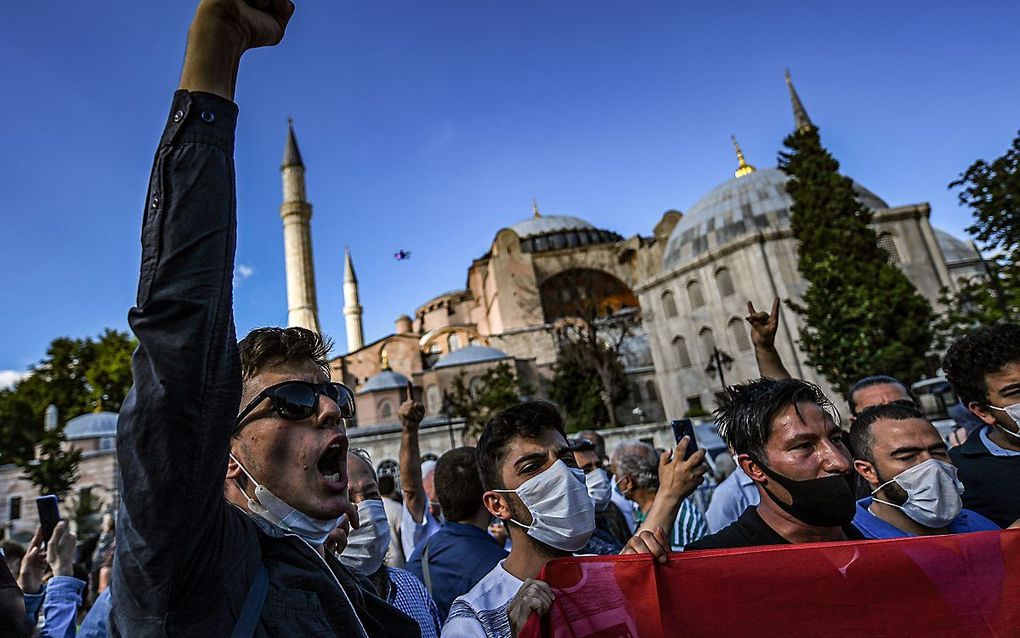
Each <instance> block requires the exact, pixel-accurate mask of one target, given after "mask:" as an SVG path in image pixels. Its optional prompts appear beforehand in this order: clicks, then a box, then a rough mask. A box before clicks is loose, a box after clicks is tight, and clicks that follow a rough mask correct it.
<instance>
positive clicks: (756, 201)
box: [662, 168, 889, 271]
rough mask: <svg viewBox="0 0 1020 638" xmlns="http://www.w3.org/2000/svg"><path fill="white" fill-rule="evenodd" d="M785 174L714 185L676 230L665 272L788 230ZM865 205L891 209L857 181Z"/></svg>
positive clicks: (766, 172)
mask: <svg viewBox="0 0 1020 638" xmlns="http://www.w3.org/2000/svg"><path fill="white" fill-rule="evenodd" d="M787 179H788V178H787V176H786V173H784V172H783V171H781V170H779V169H778V168H766V169H762V170H759V171H756V172H754V173H750V174H748V175H744V176H743V177H735V178H733V179H731V180H729V181H727V182H723V183H722V184H720V185H719V186H716V187H715V188H713V189H712V190H711V191H709V192H708V194H707V195H705V196H704V197H702V198H701V199H699V200H698V201H697V203H695V204H694V205H693V206H691V207H690V208H689V209H688V210H687V212H686V213H684V216H683V217H682V218H681V219H680V222H679V223H678V224H677V225H676V228H674V229H673V233H672V234H671V235H670V237H669V243H668V244H667V245H666V252H665V255H664V256H663V258H662V269H663V270H664V271H669V270H673V269H674V268H677V267H679V266H681V265H683V264H685V263H688V262H690V261H691V260H692V259H694V258H696V257H698V256H700V255H702V254H703V253H706V252H708V251H710V250H713V249H714V248H716V247H717V246H721V245H723V244H725V243H728V242H729V241H731V240H733V239H736V238H738V237H741V236H744V235H748V234H751V233H757V232H761V231H766V230H785V229H787V228H789V226H790V207H791V206H793V200H792V198H791V197H790V195H789V193H787V192H786V181H787ZM853 188H854V190H855V191H856V192H857V196H858V197H859V198H860V200H861V203H863V204H864V205H865V206H867V207H868V208H871V209H876V208H888V206H889V205H888V204H886V203H885V202H884V201H882V200H881V199H880V198H879V197H878V196H877V195H875V194H874V193H872V192H871V191H869V190H868V189H866V188H864V187H863V186H861V185H860V184H858V183H856V182H854V185H853Z"/></svg>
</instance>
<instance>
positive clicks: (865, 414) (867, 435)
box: [850, 401, 927, 463]
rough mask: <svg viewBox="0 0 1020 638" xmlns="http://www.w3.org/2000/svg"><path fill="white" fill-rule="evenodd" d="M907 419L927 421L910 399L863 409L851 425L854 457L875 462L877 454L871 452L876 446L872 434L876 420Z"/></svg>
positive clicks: (851, 442)
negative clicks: (872, 427)
mask: <svg viewBox="0 0 1020 638" xmlns="http://www.w3.org/2000/svg"><path fill="white" fill-rule="evenodd" d="M907 419H925V420H926V421H927V418H926V417H925V416H924V413H923V412H921V410H919V409H918V408H917V406H916V405H914V404H913V403H911V402H908V401H894V402H892V403H883V404H881V405H873V406H871V407H869V408H864V409H863V410H861V413H860V414H858V415H857V419H856V420H854V422H853V425H851V426H850V449H851V450H853V452H854V458H858V459H861V460H862V461H868V462H870V463H874V462H875V455H874V454H872V452H871V449H872V448H873V447H874V446H875V437H874V436H873V435H872V434H871V426H872V425H873V424H874V423H875V422H876V421H881V420H888V421H906V420H907Z"/></svg>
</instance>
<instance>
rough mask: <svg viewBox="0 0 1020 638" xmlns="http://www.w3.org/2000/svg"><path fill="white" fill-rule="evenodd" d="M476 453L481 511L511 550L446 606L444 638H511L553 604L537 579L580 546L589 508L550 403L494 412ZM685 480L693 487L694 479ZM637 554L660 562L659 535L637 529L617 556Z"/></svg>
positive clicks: (589, 526)
mask: <svg viewBox="0 0 1020 638" xmlns="http://www.w3.org/2000/svg"><path fill="white" fill-rule="evenodd" d="M476 453H477V455H478V467H479V473H480V475H481V478H482V487H483V488H484V489H486V490H487V491H486V492H485V494H484V495H483V497H482V498H483V501H484V503H485V507H486V508H487V509H488V510H489V512H490V513H491V514H492V515H493V516H495V517H497V518H499V519H501V520H503V521H504V523H505V524H507V527H508V529H509V531H510V538H511V539H512V541H513V548H512V549H511V551H510V555H509V556H508V557H507V558H506V559H505V560H503V561H501V562H500V563H499V564H498V565H497V566H496V567H495V568H494V569H493V570H492V571H491V572H489V574H488V575H486V576H485V578H483V579H482V580H481V581H479V583H478V584H477V585H475V586H474V588H472V589H471V591H469V592H468V593H467V594H465V595H463V596H461V597H459V598H457V599H456V600H455V601H454V602H453V605H452V606H451V607H450V615H449V616H448V617H447V620H446V625H445V626H444V627H443V638H466V637H472V638H474V637H478V638H507V637H509V636H512V635H516V633H517V632H518V631H519V630H520V629H521V627H522V626H523V625H524V623H525V621H526V620H527V619H528V616H530V615H531V613H532V612H536V613H538V614H543V613H545V612H546V611H548V609H549V607H550V606H551V605H552V602H553V593H552V590H551V589H550V587H549V585H548V584H546V583H544V582H542V581H539V580H536V577H537V576H538V574H539V572H541V570H542V567H543V566H544V565H545V564H546V562H547V561H549V560H551V559H554V558H563V557H567V556H570V555H572V553H573V552H575V551H578V550H579V549H581V548H582V547H584V545H585V544H586V543H587V542H588V539H589V538H590V537H591V535H592V533H593V532H594V530H595V506H594V504H593V502H592V500H591V497H590V496H589V495H588V489H587V487H586V485H585V482H584V474H583V472H581V470H579V469H577V467H576V463H575V460H574V454H573V452H572V451H571V450H570V446H569V445H568V443H567V437H566V435H565V434H564V431H563V419H562V417H561V416H560V414H559V412H558V411H557V409H556V408H555V407H554V406H553V405H552V404H550V403H546V402H544V401H531V402H526V403H519V404H517V405H515V406H513V407H510V408H508V409H506V410H504V411H502V412H500V413H499V414H497V415H496V416H495V417H493V418H492V419H491V420H490V421H489V423H488V424H487V425H486V426H485V430H484V431H483V432H482V435H481V438H479V440H478V446H477V448H476ZM678 458H679V457H678ZM673 463H678V464H683V462H682V461H674V462H673ZM670 469H673V468H670ZM684 469H685V470H686V469H687V468H686V467H685V468H684ZM680 474H681V473H679V472H678V473H677V475H678V476H679V475H680ZM683 475H684V476H688V475H690V476H693V475H694V472H693V470H691V471H689V472H687V473H686V474H683ZM688 480H689V482H690V483H692V484H693V485H696V481H697V480H700V474H699V475H697V479H695V478H689V479H688ZM691 489H693V487H692V488H691ZM639 552H641V553H651V554H653V555H654V556H655V557H656V558H657V559H658V560H659V561H661V562H665V561H666V557H667V555H668V553H669V541H668V539H667V538H666V534H665V533H664V532H663V530H662V529H661V528H659V529H656V530H654V531H652V530H649V529H644V530H641V531H640V532H639V533H638V534H637V535H635V536H634V537H632V538H631V539H630V541H629V542H628V543H627V547H626V548H625V549H624V550H623V553H624V554H630V553H639Z"/></svg>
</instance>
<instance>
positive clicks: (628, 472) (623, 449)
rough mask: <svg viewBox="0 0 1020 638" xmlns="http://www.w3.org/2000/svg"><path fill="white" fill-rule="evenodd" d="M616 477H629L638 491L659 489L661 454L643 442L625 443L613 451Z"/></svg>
mask: <svg viewBox="0 0 1020 638" xmlns="http://www.w3.org/2000/svg"><path fill="white" fill-rule="evenodd" d="M613 468H615V469H616V477H617V478H618V479H622V478H623V477H624V476H629V477H630V478H631V479H633V481H634V484H635V487H636V488H638V489H646V490H657V489H659V453H658V452H656V451H655V448H654V447H652V446H651V445H648V444H647V443H642V442H641V441H624V442H623V443H620V444H619V445H617V446H616V449H615V450H613Z"/></svg>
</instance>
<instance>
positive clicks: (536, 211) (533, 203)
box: [531, 197, 542, 219]
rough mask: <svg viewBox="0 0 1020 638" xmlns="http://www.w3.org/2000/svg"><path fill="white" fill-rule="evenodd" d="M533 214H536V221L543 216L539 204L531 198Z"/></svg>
mask: <svg viewBox="0 0 1020 638" xmlns="http://www.w3.org/2000/svg"><path fill="white" fill-rule="evenodd" d="M531 212H533V213H535V219H538V218H539V217H541V216H542V213H540V212H538V202H536V201H535V198H534V197H532V198H531Z"/></svg>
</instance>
